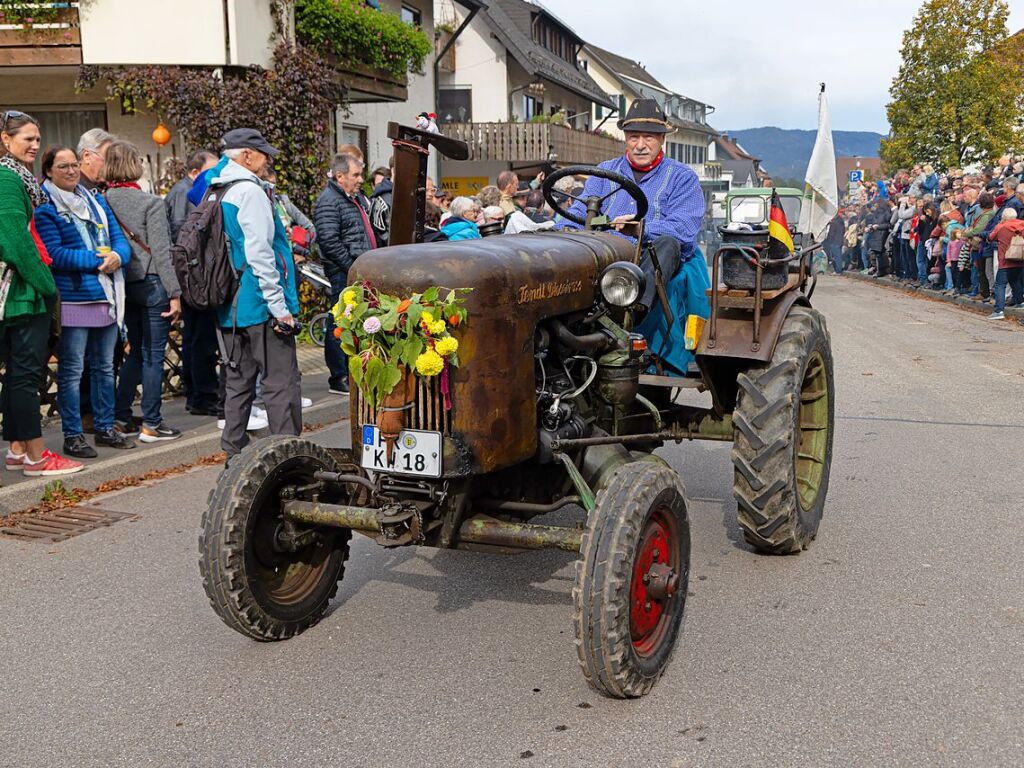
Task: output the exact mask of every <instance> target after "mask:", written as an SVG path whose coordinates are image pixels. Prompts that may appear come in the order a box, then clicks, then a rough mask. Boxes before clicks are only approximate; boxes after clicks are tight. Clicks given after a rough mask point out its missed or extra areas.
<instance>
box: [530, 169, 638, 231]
mask: <svg viewBox="0 0 1024 768" xmlns="http://www.w3.org/2000/svg"><path fill="white" fill-rule="evenodd" d="M566 176H595V177H597V178H599V179H606V180H607V181H610V182H612V184H614V185H615V186H613V187H612V190H611V191H610V192H608V194H606V195H603V196H601V197H598V196H596V195H592V196H590V197H586V198H584V197H576V196H575V195H571V194H569V193H568V192H558V191H556V190H555V182H557V181H558V180H559V179H564V178H565V177H566ZM620 189H621V190H623V191H624V192H625V193H626V194H627V195H629V196H630V197H631V198H633V202H634V203H636V213H634V214H626V215H625V216H616V217H615V219H614V221H612V222H611V223H610V225H611V226H613V227H614V228H615V229H617V230H621V229H622V225H623V224H625V223H626V222H627V221H630V220H636V221H640V220H642V219H643V218H644V216H646V215H647V196H646V195H645V194H644V192H643V190H642V189H640V185H639V184H637V183H636V182H635V181H634V180H633V179H631V178H629V177H627V176H623V175H622V174H621V173H616V172H615V171H609V170H607V169H605V168H599V167H598V166H596V165H570V166H569V167H567V168H562V169H560V170H558V171H555V172H554V173H552V174H551V175H549V176H548V177H547V178H545V179H544V187H543V190H544V199H545V200H546V201H547V203H548V205H550V206H551V208H552V210H554V212H555V213H557V214H558V215H559V216H561V217H562V218H564V219H568V220H569V221H572V222H574V223H576V224H579V225H581V226H587V219H586V218H580V217H579V216H577V215H576V214H574V213H570V212H569V208H568V206H566V205H565V201H566V200H571V201H572V202H574V203H580V204H581V205H582V206H583V207H584V208H585V209H586V210H587V213H588V214H590V213H594V214H595V215H600V214H601V207H602V206H603V205H604V203H605V202H607V201H608V200H609V199H610V198H611V197H612V195H614V194H615V193H616V192H618V191H619V190H620Z"/></svg>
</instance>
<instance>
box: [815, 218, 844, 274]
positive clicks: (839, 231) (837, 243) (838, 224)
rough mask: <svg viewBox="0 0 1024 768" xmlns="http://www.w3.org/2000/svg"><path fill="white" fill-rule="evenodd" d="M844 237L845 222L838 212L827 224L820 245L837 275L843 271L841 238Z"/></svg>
mask: <svg viewBox="0 0 1024 768" xmlns="http://www.w3.org/2000/svg"><path fill="white" fill-rule="evenodd" d="M844 237H846V222H845V221H843V217H842V216H841V215H839V214H837V215H836V217H835V218H834V219H832V221H831V223H829V225H828V234H827V235H825V241H824V242H823V243H822V244H821V247H822V248H823V249H824V251H825V256H826V257H827V258H828V260H829V263H830V264H831V265H832V271H833V272H835V273H836V274H837V275H838V274H839V273H840V272H842V271H843V238H844Z"/></svg>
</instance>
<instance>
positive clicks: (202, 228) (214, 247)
mask: <svg viewBox="0 0 1024 768" xmlns="http://www.w3.org/2000/svg"><path fill="white" fill-rule="evenodd" d="M239 181H245V179H240V180H239ZM237 183H238V181H235V182H232V183H231V184H225V185H224V186H221V187H214V188H212V189H210V190H209V191H208V192H207V193H206V195H205V196H204V197H203V201H202V202H201V203H200V204H199V206H198V207H196V208H193V209H192V210H191V211H189V214H188V217H187V218H186V219H185V223H184V224H182V225H181V230H180V231H179V232H178V239H177V241H176V242H175V244H174V245H172V246H171V263H172V264H173V265H174V271H175V273H176V274H177V275H178V283H179V285H180V286H181V297H182V299H184V300H185V302H186V303H187V304H188V305H189V306H191V307H192V308H193V309H199V310H208V309H217V308H218V307H222V306H224V305H225V304H228V303H230V302H231V301H232V299H233V298H234V296H235V292H236V291H237V290H238V278H239V273H238V272H237V271H236V270H235V266H234V264H232V263H231V252H230V249H229V248H228V242H227V237H226V236H225V235H224V211H223V209H222V208H221V204H220V201H221V200H222V199H223V198H224V195H226V194H227V191H228V190H229V189H231V187H233V186H234V185H235V184H237Z"/></svg>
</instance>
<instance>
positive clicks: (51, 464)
mask: <svg viewBox="0 0 1024 768" xmlns="http://www.w3.org/2000/svg"><path fill="white" fill-rule="evenodd" d="M23 464H24V467H25V477H54V476H56V475H70V474H72V473H74V472H80V471H81V470H82V469H84V467H83V466H82V462H80V461H72V460H71V459H65V458H64V457H63V456H58V455H57V454H56V453H54V452H53V451H50V450H44V451H43V457H42V458H41V459H40V460H39V461H36V462H31V461H29V460H28V457H27V456H26V457H25V461H24V462H23Z"/></svg>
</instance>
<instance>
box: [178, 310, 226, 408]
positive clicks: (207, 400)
mask: <svg viewBox="0 0 1024 768" xmlns="http://www.w3.org/2000/svg"><path fill="white" fill-rule="evenodd" d="M181 318H182V324H181V379H182V383H183V384H184V386H185V406H186V407H187V408H190V409H191V408H213V407H215V406H216V405H217V404H218V402H219V401H220V400H221V399H222V395H221V394H220V392H219V391H218V390H219V389H220V387H219V386H218V384H219V383H220V382H219V380H218V376H217V356H218V351H217V312H216V310H204V311H200V310H198V309H193V308H192V307H190V306H189V305H188V304H187V303H186V302H184V301H182V303H181ZM220 378H221V379H223V376H221V377H220Z"/></svg>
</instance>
